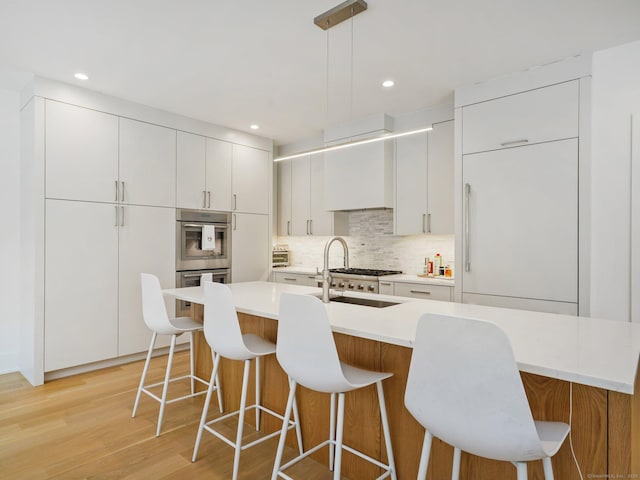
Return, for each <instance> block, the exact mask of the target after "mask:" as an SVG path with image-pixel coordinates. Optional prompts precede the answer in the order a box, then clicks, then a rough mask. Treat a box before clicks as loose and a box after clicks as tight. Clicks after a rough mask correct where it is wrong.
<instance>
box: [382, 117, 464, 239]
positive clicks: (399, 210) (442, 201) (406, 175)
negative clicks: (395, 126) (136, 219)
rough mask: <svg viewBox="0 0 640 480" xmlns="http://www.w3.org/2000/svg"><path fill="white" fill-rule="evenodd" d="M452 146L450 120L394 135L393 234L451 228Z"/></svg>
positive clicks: (445, 230)
mask: <svg viewBox="0 0 640 480" xmlns="http://www.w3.org/2000/svg"><path fill="white" fill-rule="evenodd" d="M453 149H454V128H453V120H451V121H447V122H442V123H436V124H434V125H433V130H432V131H430V132H425V133H421V134H415V135H410V136H406V137H400V138H397V139H396V161H395V165H396V175H395V181H396V188H395V196H396V198H395V208H394V233H395V234H396V235H415V234H421V233H434V234H452V233H453V232H454V215H453V198H454V195H453V190H454V189H453V174H454V168H453V166H454V161H453Z"/></svg>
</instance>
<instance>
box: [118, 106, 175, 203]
mask: <svg viewBox="0 0 640 480" xmlns="http://www.w3.org/2000/svg"><path fill="white" fill-rule="evenodd" d="M120 201H121V202H123V203H127V204H134V205H152V206H159V207H175V205H176V131H175V130H173V129H170V128H165V127H160V126H157V125H152V124H150V123H145V122H139V121H136V120H130V119H128V118H120Z"/></svg>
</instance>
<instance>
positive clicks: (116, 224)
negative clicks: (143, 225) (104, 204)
mask: <svg viewBox="0 0 640 480" xmlns="http://www.w3.org/2000/svg"><path fill="white" fill-rule="evenodd" d="M117 185H118V182H116V186H117ZM114 208H115V209H116V223H115V225H114V227H117V226H118V206H117V205H116V206H115V207H114Z"/></svg>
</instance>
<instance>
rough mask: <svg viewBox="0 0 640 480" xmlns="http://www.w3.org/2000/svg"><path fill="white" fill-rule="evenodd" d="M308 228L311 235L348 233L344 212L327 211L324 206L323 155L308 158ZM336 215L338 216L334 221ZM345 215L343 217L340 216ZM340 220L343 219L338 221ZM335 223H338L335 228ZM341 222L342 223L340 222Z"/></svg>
mask: <svg viewBox="0 0 640 480" xmlns="http://www.w3.org/2000/svg"><path fill="white" fill-rule="evenodd" d="M309 171H310V185H309V191H310V192H309V218H310V219H311V223H310V225H309V230H310V231H311V234H312V235H327V236H328V235H348V233H349V232H348V225H347V222H346V214H345V213H344V212H340V213H334V212H328V211H327V210H325V208H324V191H325V188H324V182H325V179H324V156H323V155H313V156H311V157H310V158H309ZM336 217H340V218H338V219H337V221H336ZM342 217H345V218H342ZM340 220H345V221H344V222H340ZM335 223H340V224H341V225H340V227H339V228H336V225H335ZM342 223H343V224H342Z"/></svg>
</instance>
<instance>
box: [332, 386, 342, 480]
mask: <svg viewBox="0 0 640 480" xmlns="http://www.w3.org/2000/svg"><path fill="white" fill-rule="evenodd" d="M336 430H337V431H336V457H335V465H334V466H333V480H340V470H341V468H342V434H343V430H344V393H342V392H341V393H338V424H337V425H336Z"/></svg>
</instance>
